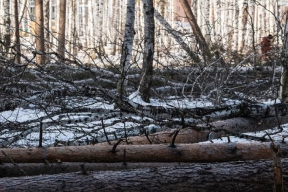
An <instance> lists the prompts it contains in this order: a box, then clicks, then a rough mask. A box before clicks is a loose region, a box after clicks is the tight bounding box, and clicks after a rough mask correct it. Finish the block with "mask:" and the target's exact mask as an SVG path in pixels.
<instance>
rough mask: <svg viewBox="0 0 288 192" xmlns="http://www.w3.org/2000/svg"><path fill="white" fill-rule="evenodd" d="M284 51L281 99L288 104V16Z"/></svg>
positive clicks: (287, 17) (287, 18)
mask: <svg viewBox="0 0 288 192" xmlns="http://www.w3.org/2000/svg"><path fill="white" fill-rule="evenodd" d="M283 42H284V43H283V49H282V50H283V51H282V55H281V57H282V58H281V64H282V70H283V74H282V76H281V87H280V99H281V102H282V103H288V64H287V60H288V59H287V57H288V51H287V48H288V16H287V15H286V24H285V37H284V41H283Z"/></svg>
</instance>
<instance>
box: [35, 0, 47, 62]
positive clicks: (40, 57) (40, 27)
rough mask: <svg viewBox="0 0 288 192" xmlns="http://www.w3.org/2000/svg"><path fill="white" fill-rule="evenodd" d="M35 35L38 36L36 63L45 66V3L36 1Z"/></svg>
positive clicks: (39, 0)
mask: <svg viewBox="0 0 288 192" xmlns="http://www.w3.org/2000/svg"><path fill="white" fill-rule="evenodd" d="M35 21H36V23H35V35H36V50H37V53H36V54H37V55H36V62H37V63H38V64H39V65H43V64H45V56H44V52H45V47H44V16H43V1H42V0H35Z"/></svg>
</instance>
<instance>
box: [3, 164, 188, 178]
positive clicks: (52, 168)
mask: <svg viewBox="0 0 288 192" xmlns="http://www.w3.org/2000/svg"><path fill="white" fill-rule="evenodd" d="M189 164H190V163H178V162H177V163H164V162H160V163H150V162H147V163H131V162H129V163H125V164H124V163H83V162H75V163H69V162H63V163H49V164H45V163H19V164H17V165H18V166H15V165H13V164H12V163H3V164H0V177H20V176H28V175H29V176H32V175H41V174H42V175H43V174H46V175H47V174H48V175H51V174H59V173H71V172H79V171H83V169H84V170H86V171H121V170H132V169H143V168H151V167H177V166H179V165H181V166H184V165H189ZM82 166H83V169H82Z"/></svg>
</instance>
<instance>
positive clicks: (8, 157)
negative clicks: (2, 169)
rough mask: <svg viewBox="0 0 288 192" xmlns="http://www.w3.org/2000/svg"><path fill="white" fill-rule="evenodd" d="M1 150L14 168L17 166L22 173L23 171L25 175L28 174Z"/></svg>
mask: <svg viewBox="0 0 288 192" xmlns="http://www.w3.org/2000/svg"><path fill="white" fill-rule="evenodd" d="M1 152H2V153H3V154H4V155H5V157H6V158H7V159H9V160H10V161H11V163H12V164H13V165H14V166H15V167H16V168H18V169H19V170H20V171H21V172H22V173H24V175H25V176H28V174H27V173H26V172H25V171H24V170H23V169H21V167H20V166H19V165H17V164H16V163H15V162H14V161H13V159H11V158H10V157H9V156H8V155H7V154H6V153H5V152H4V151H1Z"/></svg>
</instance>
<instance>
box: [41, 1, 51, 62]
mask: <svg viewBox="0 0 288 192" xmlns="http://www.w3.org/2000/svg"><path fill="white" fill-rule="evenodd" d="M43 17H44V38H45V40H46V42H45V51H46V52H49V49H50V48H51V46H52V43H51V42H50V33H51V31H52V27H51V26H50V0H44V1H43ZM49 60H50V59H49V57H46V58H45V63H49Z"/></svg>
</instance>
